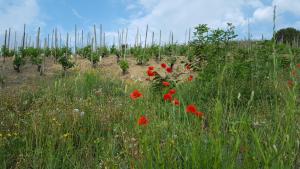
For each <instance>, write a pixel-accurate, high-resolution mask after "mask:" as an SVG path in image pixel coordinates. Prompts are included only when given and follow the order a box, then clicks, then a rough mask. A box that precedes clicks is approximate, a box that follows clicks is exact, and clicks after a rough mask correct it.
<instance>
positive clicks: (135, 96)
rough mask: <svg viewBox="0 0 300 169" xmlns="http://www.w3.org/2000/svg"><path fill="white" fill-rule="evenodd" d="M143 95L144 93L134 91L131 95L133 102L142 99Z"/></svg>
mask: <svg viewBox="0 0 300 169" xmlns="http://www.w3.org/2000/svg"><path fill="white" fill-rule="evenodd" d="M142 96H143V95H142V93H140V92H139V91H138V90H134V91H133V92H132V93H131V94H130V98H131V99H132V100H136V99H138V98H140V97H142Z"/></svg>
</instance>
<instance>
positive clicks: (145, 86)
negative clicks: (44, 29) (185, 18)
mask: <svg viewBox="0 0 300 169" xmlns="http://www.w3.org/2000/svg"><path fill="white" fill-rule="evenodd" d="M76 29H77V28H76V27H75V40H74V44H71V41H70V36H69V34H67V36H66V38H65V39H62V38H61V36H59V33H58V31H57V30H56V29H54V30H53V32H52V34H50V35H48V36H46V37H45V38H44V40H41V39H42V38H41V37H40V31H41V30H40V28H39V29H38V31H37V33H36V41H31V40H30V39H31V37H30V39H29V36H28V34H27V33H26V26H25V25H24V32H23V36H22V39H21V42H20V43H18V44H20V45H16V42H15V44H14V45H11V43H10V41H11V39H12V38H11V37H10V34H11V30H10V29H9V30H8V31H6V32H5V40H4V44H3V46H2V48H1V56H2V57H1V59H0V62H1V63H0V71H1V72H0V86H1V89H0V99H1V100H0V117H1V118H0V168H24V169H27V168H215V169H219V168H245V169H246V168H247V169H248V168H253V169H257V168H282V169H288V168H290V169H296V168H300V139H299V138H300V112H299V110H300V109H299V106H300V98H299V97H300V87H299V82H300V48H299V44H298V41H293V42H292V43H286V42H284V41H282V40H280V39H279V38H277V37H280V36H281V34H276V32H275V31H274V37H273V38H272V39H269V40H265V39H261V40H256V41H254V40H239V39H237V35H236V33H235V27H234V26H233V25H232V24H228V25H227V27H226V28H224V29H213V28H209V27H208V26H207V25H205V24H200V25H198V26H196V27H195V28H194V29H193V30H191V31H190V32H189V33H187V34H189V35H187V36H186V42H185V43H176V42H175V41H174V39H173V34H172V33H171V34H170V38H169V39H170V40H169V42H168V43H162V41H161V36H162V35H161V32H160V33H159V36H158V37H159V38H157V39H158V40H156V41H155V40H154V33H152V34H151V33H150V32H149V31H148V26H147V28H146V32H145V39H143V40H142V39H141V35H140V34H141V32H139V31H138V32H137V34H136V38H135V42H134V43H133V44H129V43H128V42H127V36H128V35H127V34H126V33H125V32H126V31H123V32H119V34H118V38H117V41H118V42H116V43H115V42H114V43H113V44H112V45H108V44H107V42H106V40H105V33H104V32H103V31H102V26H101V29H100V35H99V34H98V35H97V33H98V32H97V31H96V28H95V26H94V32H93V33H92V34H93V35H91V34H90V36H87V38H86V39H84V35H83V31H82V32H80V33H79V32H77V30H76ZM81 33H82V35H80V34H81ZM275 35H276V36H275ZM97 37H100V38H97ZM42 41H43V42H42ZM149 41H150V42H151V43H147V42H149ZM72 42H73V41H72Z"/></svg>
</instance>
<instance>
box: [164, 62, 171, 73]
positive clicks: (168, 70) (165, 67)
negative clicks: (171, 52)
mask: <svg viewBox="0 0 300 169" xmlns="http://www.w3.org/2000/svg"><path fill="white" fill-rule="evenodd" d="M161 67H162V68H163V69H165V70H166V72H167V73H172V71H173V70H172V68H171V67H168V66H167V64H165V63H162V64H161Z"/></svg>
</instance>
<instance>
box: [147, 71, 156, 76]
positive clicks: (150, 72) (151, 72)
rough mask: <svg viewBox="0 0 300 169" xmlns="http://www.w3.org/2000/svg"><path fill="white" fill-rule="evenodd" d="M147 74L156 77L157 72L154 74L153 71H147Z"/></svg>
mask: <svg viewBox="0 0 300 169" xmlns="http://www.w3.org/2000/svg"><path fill="white" fill-rule="evenodd" d="M147 74H148V76H150V77H151V76H155V72H153V71H152V70H147Z"/></svg>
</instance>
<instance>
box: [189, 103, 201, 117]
mask: <svg viewBox="0 0 300 169" xmlns="http://www.w3.org/2000/svg"><path fill="white" fill-rule="evenodd" d="M185 111H186V112H187V113H191V114H193V115H195V116H197V117H202V116H203V115H204V113H202V112H200V111H198V110H197V107H196V106H195V105H193V104H190V105H188V106H187V107H186V110H185Z"/></svg>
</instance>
